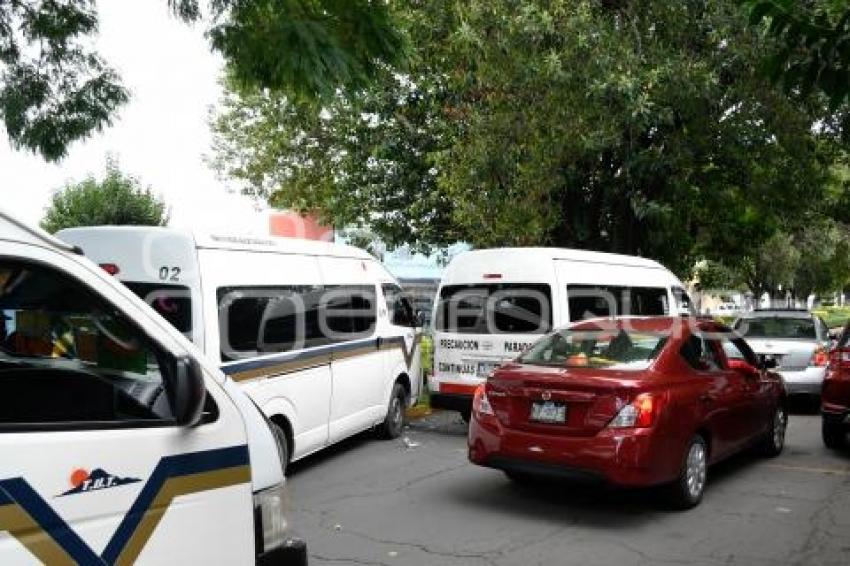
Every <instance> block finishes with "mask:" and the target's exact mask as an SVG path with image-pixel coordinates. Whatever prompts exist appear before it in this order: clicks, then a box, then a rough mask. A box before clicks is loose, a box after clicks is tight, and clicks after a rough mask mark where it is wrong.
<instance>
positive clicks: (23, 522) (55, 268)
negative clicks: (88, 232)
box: [0, 211, 306, 566]
mask: <svg viewBox="0 0 850 566" xmlns="http://www.w3.org/2000/svg"><path fill="white" fill-rule="evenodd" d="M0 317H2V324H0V454H2V457H0V564H3V566H8V565H18V564H36V563H39V562H42V563H45V564H51V565H52V564H131V563H134V562H136V561H138V562H141V563H145V564H245V565H247V564H272V563H273V564H295V563H306V553H305V552H304V547H303V544H300V545H299V544H296V543H295V542H294V541H292V540H288V539H287V537H288V535H287V531H286V525H287V522H286V520H285V518H284V516H283V505H284V504H285V498H284V495H285V494H284V492H283V491H282V489H283V485H284V476H283V473H282V464H283V461H282V458H283V456H284V454H283V451H282V450H281V449H280V448H279V446H278V442H277V438H276V437H275V435H274V433H273V432H272V430H271V428H270V427H269V423H268V421H267V420H266V419H265V417H264V416H263V415H262V413H261V412H260V411H259V410H257V408H256V407H255V406H254V405H253V404H252V403H251V401H250V399H249V398H248V397H247V396H246V395H245V394H244V392H243V391H242V390H241V388H239V387H238V386H237V385H236V384H234V382H233V381H231V380H230V379H227V378H226V376H225V375H224V374H223V373H222V372H221V371H220V370H219V369H218V367H217V366H216V364H211V363H209V362H208V361H206V360H205V359H204V358H203V355H202V354H201V352H199V351H198V350H197V348H195V346H194V345H193V344H192V343H191V342H189V341H188V340H186V339H185V338H184V337H183V336H182V335H181V334H180V333H179V332H177V331H176V330H175V329H174V328H173V327H172V326H171V325H170V324H168V323H167V322H166V321H165V320H164V319H163V318H162V317H161V316H159V315H158V314H157V313H156V312H154V311H153V310H151V309H150V308H149V307H148V306H147V305H146V304H145V303H144V302H143V301H141V300H140V299H139V298H138V297H136V296H135V295H134V294H133V293H131V292H130V291H129V290H128V289H127V288H126V287H124V286H123V285H121V284H120V283H118V282H117V281H116V280H115V279H114V278H112V277H110V276H109V275H107V274H106V273H105V272H104V271H103V270H102V269H100V268H99V267H98V266H96V265H95V264H93V263H91V262H90V261H89V260H87V259H86V258H84V257H82V256H81V255H79V254H78V253H76V252H75V250H74V249H73V248H72V247H71V246H68V245H67V244H64V243H62V242H60V241H59V240H57V239H55V238H53V237H51V236H49V235H48V234H46V233H45V232H42V231H41V230H39V229H37V228H31V227H29V226H27V225H26V224H23V223H21V222H19V221H17V220H15V219H14V218H13V217H11V216H10V215H9V214H8V213H5V212H2V211H0ZM296 560H297V562H296Z"/></svg>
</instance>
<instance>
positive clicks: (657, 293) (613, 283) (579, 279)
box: [429, 248, 692, 419]
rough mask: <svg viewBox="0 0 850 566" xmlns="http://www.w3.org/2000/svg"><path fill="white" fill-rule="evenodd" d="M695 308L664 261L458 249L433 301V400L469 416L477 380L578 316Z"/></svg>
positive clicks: (533, 250) (580, 253) (566, 252)
mask: <svg viewBox="0 0 850 566" xmlns="http://www.w3.org/2000/svg"><path fill="white" fill-rule="evenodd" d="M670 313H679V314H688V315H689V314H691V313H692V311H691V304H690V299H689V298H688V296H687V294H686V293H685V291H684V286H683V285H682V283H681V282H680V281H679V280H678V279H677V278H676V276H675V275H673V274H672V273H671V272H670V271H668V270H667V269H666V268H664V267H663V266H662V265H660V264H658V263H657V262H654V261H651V260H648V259H644V258H640V257H633V256H625V255H616V254H608V253H599V252H589V251H583V250H569V249H557V248H497V249H486V250H474V251H470V252H465V253H462V254H459V255H457V256H455V257H454V258H453V259H452V261H451V262H450V263H449V265H448V266H447V267H446V270H445V272H444V273H443V277H442V280H441V281H440V287H439V290H438V291H437V300H436V303H435V307H434V315H433V320H434V372H433V376H432V377H431V378H430V379H429V389H430V393H431V406H432V407H437V408H444V409H452V410H457V411H459V412H460V413H461V414H462V415H463V416H464V418H467V419H468V418H469V411H470V408H471V403H472V396H473V393H474V392H475V388H476V387H477V386H478V384H480V383H481V382H482V381H483V380H484V379H485V378H486V377H487V375H489V374H490V372H491V371H492V370H493V369H494V368H495V367H497V366H498V365H499V364H501V363H502V362H504V361H506V360H509V359H513V358H516V357H517V356H518V355H519V354H521V353H522V352H523V350H525V349H526V348H527V347H528V346H529V345H531V343H532V342H534V341H535V340H537V339H538V338H539V337H540V336H541V335H542V334H545V333H546V332H549V331H550V330H552V329H554V328H558V327H562V326H565V325H567V324H568V323H570V322H575V321H578V320H582V319H586V318H591V317H599V316H605V317H607V316H613V315H616V314H631V315H637V316H642V315H669V314H670Z"/></svg>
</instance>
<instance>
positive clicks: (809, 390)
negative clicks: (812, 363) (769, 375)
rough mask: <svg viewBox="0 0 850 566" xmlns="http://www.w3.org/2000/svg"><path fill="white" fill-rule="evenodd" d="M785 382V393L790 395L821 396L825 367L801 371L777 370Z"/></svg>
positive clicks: (808, 368)
mask: <svg viewBox="0 0 850 566" xmlns="http://www.w3.org/2000/svg"><path fill="white" fill-rule="evenodd" d="M777 371H778V373H779V375H781V376H782V380H783V381H784V382H785V391H787V392H788V394H789V395H820V393H821V388H822V387H823V378H824V376H825V375H826V368H825V367H807V368H805V369H801V370H794V371H788V370H782V369H779V370H777Z"/></svg>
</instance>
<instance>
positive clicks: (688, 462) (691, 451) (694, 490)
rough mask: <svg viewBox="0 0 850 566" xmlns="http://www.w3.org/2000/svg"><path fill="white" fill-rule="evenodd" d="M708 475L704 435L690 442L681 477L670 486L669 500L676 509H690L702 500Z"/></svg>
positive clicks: (680, 473) (697, 436) (696, 436)
mask: <svg viewBox="0 0 850 566" xmlns="http://www.w3.org/2000/svg"><path fill="white" fill-rule="evenodd" d="M707 476H708V450H707V449H706V445H705V440H703V438H702V436H700V435H698V434H697V435H695V436H694V437H693V438H691V441H690V442H689V443H688V447H687V449H686V450H685V455H684V458H683V461H682V468H681V470H680V472H679V477H678V478H677V479H676V481H675V482H673V483H672V484H670V486H669V487H668V494H667V496H668V500H669V502H670V504H671V505H672V506H673V507H674V508H675V509H690V508H691V507H695V506H696V505H697V504H699V502H700V501H702V495H703V493H704V492H705V482H706V478H707Z"/></svg>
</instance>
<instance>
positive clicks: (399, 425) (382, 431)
mask: <svg viewBox="0 0 850 566" xmlns="http://www.w3.org/2000/svg"><path fill="white" fill-rule="evenodd" d="M406 408H407V390H405V388H404V386H403V385H402V384H401V383H396V384H395V385H393V392H392V394H391V395H390V405H389V407H388V408H387V416H386V418H385V419H384V422H382V423H381V424H380V425H378V436H379V437H380V438H384V439H387V440H392V439H393V438H398V437H399V436H401V431H402V429H403V428H404V411H405V409H406Z"/></svg>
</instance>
